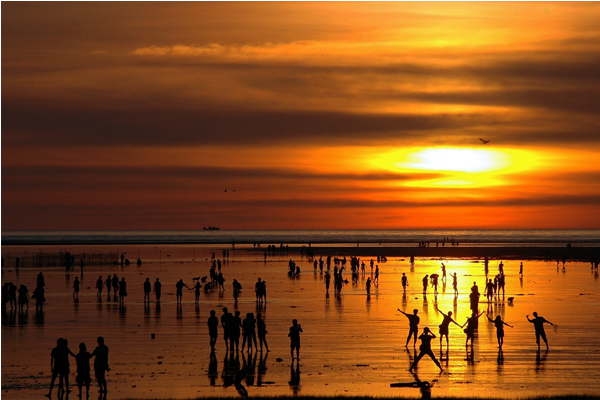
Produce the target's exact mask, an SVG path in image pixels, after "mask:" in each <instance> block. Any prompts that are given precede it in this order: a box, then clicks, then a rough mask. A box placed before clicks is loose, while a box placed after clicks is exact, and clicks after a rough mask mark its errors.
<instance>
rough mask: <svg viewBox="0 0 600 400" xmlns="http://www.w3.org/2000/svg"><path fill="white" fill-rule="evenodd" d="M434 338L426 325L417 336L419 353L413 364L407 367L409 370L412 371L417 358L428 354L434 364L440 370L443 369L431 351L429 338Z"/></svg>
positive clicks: (417, 361) (417, 360)
mask: <svg viewBox="0 0 600 400" xmlns="http://www.w3.org/2000/svg"><path fill="white" fill-rule="evenodd" d="M435 338H436V336H435V335H434V334H433V333H432V332H431V331H430V330H429V328H428V327H425V328H423V333H422V334H421V336H419V339H420V340H421V346H419V350H420V353H419V355H418V356H417V358H415V362H413V364H412V365H411V366H410V368H409V369H408V370H409V371H410V372H412V370H413V369H414V368H415V367H416V366H417V364H418V363H419V360H420V359H421V358H423V356H424V355H428V356H429V357H430V358H431V359H432V360H433V362H434V363H435V365H437V366H438V368H439V369H440V372H441V371H443V370H444V369H443V368H442V366H441V365H440V362H439V361H438V359H437V358H435V355H434V354H433V351H431V339H435Z"/></svg>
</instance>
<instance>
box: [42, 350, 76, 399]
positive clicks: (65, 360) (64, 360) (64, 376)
mask: <svg viewBox="0 0 600 400" xmlns="http://www.w3.org/2000/svg"><path fill="white" fill-rule="evenodd" d="M68 345H69V342H68V341H67V339H63V338H60V339H58V340H57V341H56V347H55V348H53V349H52V353H50V370H51V371H52V380H51V381H50V390H49V391H48V394H46V397H51V396H52V388H53V387H54V381H55V380H56V377H57V376H58V377H59V382H60V383H59V389H58V390H59V392H60V390H61V388H62V385H63V381H64V383H65V388H64V390H65V392H66V393H69V392H70V390H69V373H70V372H71V370H70V367H69V355H72V356H73V357H75V354H74V353H73V352H72V351H71V350H70V349H69V347H68Z"/></svg>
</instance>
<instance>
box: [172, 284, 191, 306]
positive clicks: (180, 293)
mask: <svg viewBox="0 0 600 400" xmlns="http://www.w3.org/2000/svg"><path fill="white" fill-rule="evenodd" d="M184 286H185V287H186V288H188V289H189V288H190V287H189V286H188V285H186V284H185V283H183V279H180V280H179V282H177V283H176V284H175V288H176V289H177V292H176V294H177V302H178V303H181V301H182V300H183V287H184Z"/></svg>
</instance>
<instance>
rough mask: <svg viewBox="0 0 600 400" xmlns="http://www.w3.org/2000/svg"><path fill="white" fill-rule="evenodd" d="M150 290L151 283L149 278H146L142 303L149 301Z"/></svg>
mask: <svg viewBox="0 0 600 400" xmlns="http://www.w3.org/2000/svg"><path fill="white" fill-rule="evenodd" d="M151 291H152V284H151V283H150V278H146V281H145V282H144V303H145V302H148V303H150V292H151Z"/></svg>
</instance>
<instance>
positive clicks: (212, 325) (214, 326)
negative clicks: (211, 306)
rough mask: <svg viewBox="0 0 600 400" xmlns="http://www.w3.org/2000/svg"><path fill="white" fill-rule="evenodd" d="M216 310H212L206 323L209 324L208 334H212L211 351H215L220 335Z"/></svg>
mask: <svg viewBox="0 0 600 400" xmlns="http://www.w3.org/2000/svg"><path fill="white" fill-rule="evenodd" d="M216 314H217V313H216V312H215V310H210V317H208V321H207V322H206V324H207V325H208V335H209V336H210V351H211V352H214V351H215V344H216V343H217V337H218V335H219V330H218V329H219V319H218V318H217V317H216Z"/></svg>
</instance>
